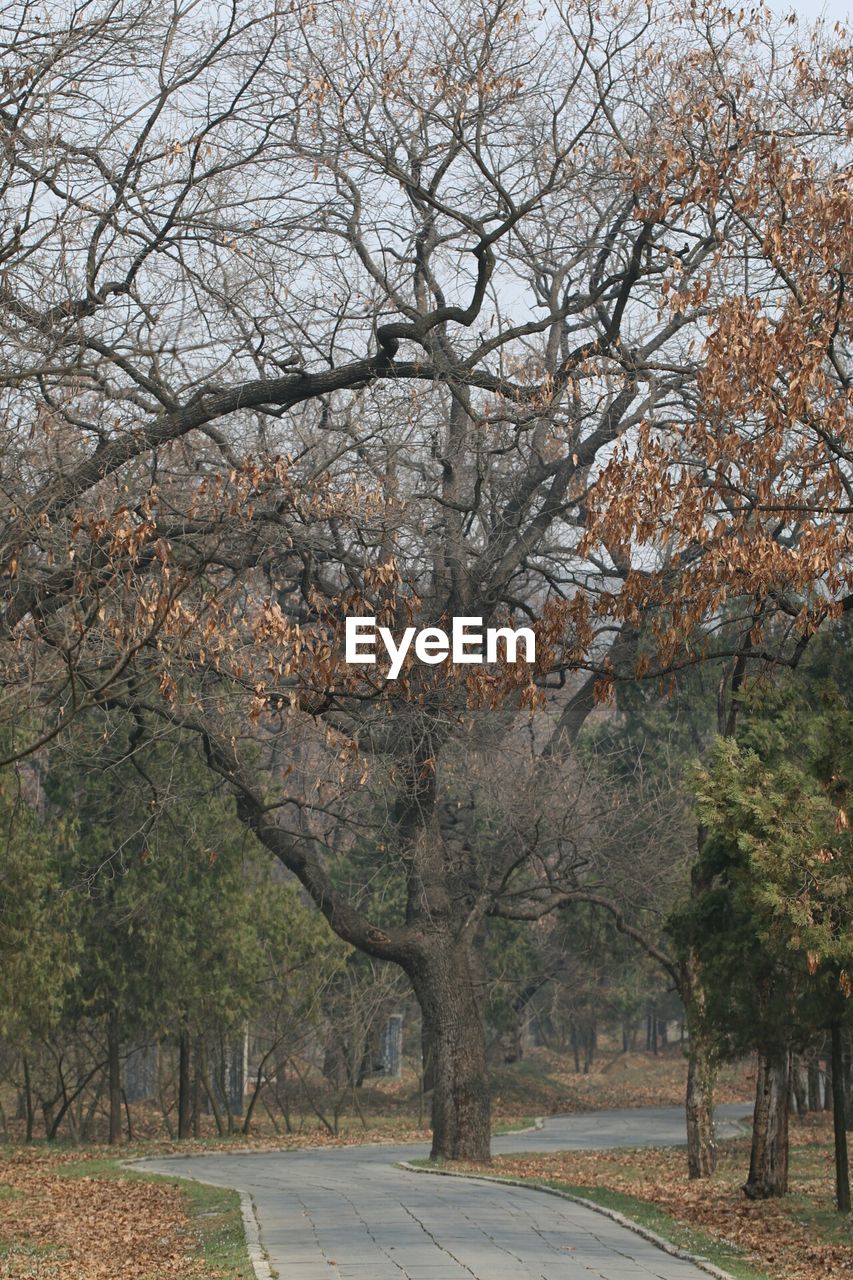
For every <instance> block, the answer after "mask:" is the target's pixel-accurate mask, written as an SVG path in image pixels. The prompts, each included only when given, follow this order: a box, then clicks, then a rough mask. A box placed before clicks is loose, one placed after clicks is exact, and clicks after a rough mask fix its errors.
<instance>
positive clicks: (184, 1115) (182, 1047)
mask: <svg viewBox="0 0 853 1280" xmlns="http://www.w3.org/2000/svg"><path fill="white" fill-rule="evenodd" d="M190 1054H191V1044H190V1029H189V1027H188V1026H187V1024H186V1022H183V1023H182V1024H181V1029H180V1032H179V1033H178V1137H179V1138H189V1137H190V1134H191V1122H192V1117H191V1114H190V1113H191V1110H192V1108H191V1106H190V1101H191V1099H190Z"/></svg>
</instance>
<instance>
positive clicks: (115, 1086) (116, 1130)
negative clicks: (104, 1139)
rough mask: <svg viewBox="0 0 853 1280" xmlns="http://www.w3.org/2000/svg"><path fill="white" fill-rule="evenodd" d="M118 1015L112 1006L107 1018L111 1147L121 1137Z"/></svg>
mask: <svg viewBox="0 0 853 1280" xmlns="http://www.w3.org/2000/svg"><path fill="white" fill-rule="evenodd" d="M119 1034H120V1032H119V1015H118V1009H117V1008H116V1007H115V1006H113V1008H112V1009H110V1012H109V1017H108V1019H107V1075H108V1084H107V1088H108V1091H109V1104H110V1136H109V1142H110V1146H111V1147H115V1146H118V1145H119V1144H120V1142H121V1139H122V1132H121V1128H122V1122H121V1056H120V1054H121V1045H120V1043H119Z"/></svg>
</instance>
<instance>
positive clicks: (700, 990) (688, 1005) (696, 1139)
mask: <svg viewBox="0 0 853 1280" xmlns="http://www.w3.org/2000/svg"><path fill="white" fill-rule="evenodd" d="M680 977H681V982H680V984H679V985H680V995H681V999H682V1002H683V1004H684V1010H685V1017H686V1020H687V1032H688V1037H689V1039H688V1048H687V1097H686V1101H685V1111H686V1119H687V1172H688V1176H689V1177H691V1178H710V1177H711V1176H712V1175H713V1173H714V1171H715V1170H716V1168H717V1136H716V1132H715V1128H714V1085H715V1083H716V1075H717V1067H716V1061H715V1057H714V1047H713V1043H712V1041H711V1037H710V1036H709V1034H708V1030H707V1027H706V1025H705V990H704V987H703V986H702V981H701V978H700V976H699V965H698V961H697V958H696V956H695V955H694V954H693V952H692V950H690V951H688V952H687V954H686V955H685V956H684V958H683V960H682V963H681V971H680Z"/></svg>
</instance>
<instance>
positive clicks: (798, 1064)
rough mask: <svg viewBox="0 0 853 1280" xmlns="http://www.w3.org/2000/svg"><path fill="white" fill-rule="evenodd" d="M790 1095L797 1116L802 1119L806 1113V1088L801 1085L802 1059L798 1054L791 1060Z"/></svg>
mask: <svg viewBox="0 0 853 1280" xmlns="http://www.w3.org/2000/svg"><path fill="white" fill-rule="evenodd" d="M791 1093H792V1094H793V1098H794V1104H795V1106H796V1108H797V1115H798V1116H799V1118H800V1119H801V1120H802V1118H803V1117H804V1116H805V1115H806V1114H807V1113H808V1109H809V1107H808V1100H807V1097H806V1086H805V1084H804V1083H803V1071H802V1059H801V1057H800V1055H799V1054H796V1053H795V1054H794V1056H793V1058H792V1059H791Z"/></svg>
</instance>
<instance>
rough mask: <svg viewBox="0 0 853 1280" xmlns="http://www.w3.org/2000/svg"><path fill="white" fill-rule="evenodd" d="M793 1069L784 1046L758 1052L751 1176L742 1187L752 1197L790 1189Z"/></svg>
mask: <svg viewBox="0 0 853 1280" xmlns="http://www.w3.org/2000/svg"><path fill="white" fill-rule="evenodd" d="M790 1070H791V1061H790V1053H788V1052H786V1051H785V1050H779V1049H774V1050H772V1051H765V1050H762V1051H761V1052H760V1053H759V1055H758V1075H757V1078H756V1082H755V1112H754V1115H753V1120H752V1151H751V1154H750V1161H749V1177H748V1178H747V1180H746V1183H745V1184H744V1188H743V1190H744V1193H745V1195H747V1196H748V1197H749V1199H750V1200H768V1199H770V1198H771V1197H773V1196H783V1195H785V1194H786V1193H787V1190H788V1099H789V1093H790Z"/></svg>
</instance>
